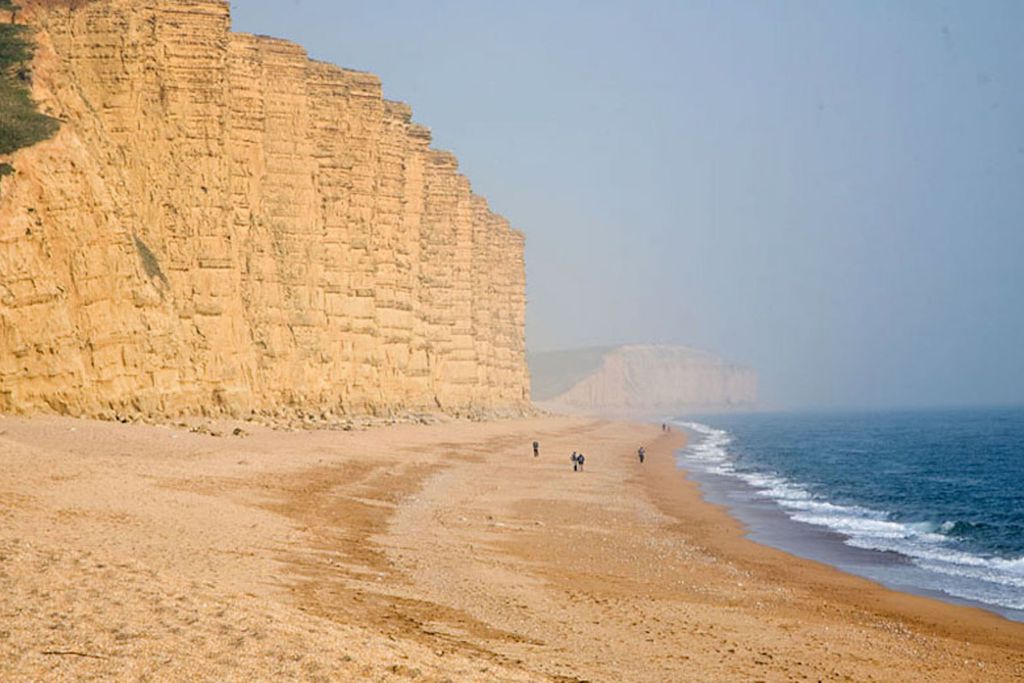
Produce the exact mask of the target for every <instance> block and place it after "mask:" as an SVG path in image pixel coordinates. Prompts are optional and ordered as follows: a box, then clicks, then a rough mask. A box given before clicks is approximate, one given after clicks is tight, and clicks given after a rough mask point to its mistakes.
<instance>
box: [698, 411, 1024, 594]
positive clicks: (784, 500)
mask: <svg viewBox="0 0 1024 683" xmlns="http://www.w3.org/2000/svg"><path fill="white" fill-rule="evenodd" d="M680 426H682V427H684V428H686V429H687V430H689V431H691V432H693V433H694V434H695V435H697V436H699V437H700V438H699V440H696V443H694V444H692V445H691V446H690V447H688V448H687V449H686V450H685V451H684V457H685V459H686V460H687V461H688V462H689V463H690V464H691V465H697V466H699V467H702V468H703V469H705V470H706V471H708V472H711V473H714V474H719V475H724V476H732V477H736V478H738V479H740V480H742V481H744V482H745V483H747V484H748V485H749V486H751V487H752V488H753V489H754V490H755V491H756V493H757V495H759V496H762V497H765V498H769V499H771V500H773V501H774V502H775V503H776V504H778V505H779V506H780V507H781V508H782V509H784V510H785V511H786V512H787V514H788V515H789V517H790V518H791V519H794V520H796V521H798V522H803V523H805V524H811V525H814V526H819V527H823V528H827V529H829V530H831V531H834V532H836V533H838V534H840V535H842V536H844V537H845V540H844V542H845V543H846V544H847V545H850V546H853V547H857V548H863V549H868V550H878V551H885V552H895V553H899V554H900V555H903V556H904V557H907V558H909V559H910V560H911V561H912V562H913V563H914V564H915V565H916V566H918V567H919V568H921V569H923V570H926V571H929V572H933V573H934V574H937V575H941V576H945V577H950V578H953V579H958V580H963V579H966V580H967V582H966V583H965V582H964V581H952V582H951V581H948V580H946V581H944V582H942V584H941V590H943V591H945V592H947V593H949V594H950V595H953V596H956V597H960V598H965V599H970V600H977V601H981V602H988V603H990V604H997V605H1001V606H1003V607H1009V608H1011V609H1024V594H1021V593H1020V591H1019V589H1022V588H1024V557H1017V558H1004V557H982V556H979V555H975V554H972V553H968V552H965V551H962V550H958V549H956V548H954V547H951V546H952V545H953V544H954V543H955V539H954V538H952V537H951V536H949V535H948V534H949V533H950V532H952V530H953V528H954V527H955V524H956V523H955V522H954V521H945V522H942V523H936V522H929V521H921V522H900V521H894V520H892V519H891V517H890V515H888V514H886V513H884V512H881V511H878V510H872V509H869V508H865V507H860V506H854V505H840V504H837V503H833V502H831V501H828V500H825V499H823V498H822V497H821V496H816V495H814V494H813V493H812V492H811V491H809V490H807V488H805V487H802V486H800V485H799V484H797V483H795V482H792V481H790V480H788V479H786V478H785V477H782V476H780V475H778V474H775V473H770V472H746V471H738V470H737V469H736V466H735V464H734V462H733V459H732V457H731V455H730V454H729V451H728V445H729V444H730V443H732V436H731V435H730V434H729V433H728V432H727V431H725V430H721V429H715V428H713V427H709V426H708V425H704V424H701V423H698V422H685V423H680Z"/></svg>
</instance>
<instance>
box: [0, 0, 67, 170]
mask: <svg viewBox="0 0 1024 683" xmlns="http://www.w3.org/2000/svg"><path fill="white" fill-rule="evenodd" d="M17 9H18V6H17V5H15V4H14V3H13V2H12V1H11V0H0V21H4V22H7V20H8V19H9V17H7V16H3V14H2V13H4V12H10V13H11V15H12V16H13V13H14V12H15V11H17ZM33 47H34V45H33V43H32V38H31V35H30V32H29V28H28V27H27V26H24V25H21V24H15V23H13V22H8V23H0V154H10V153H11V152H14V151H15V150H18V149H21V148H22V147H28V146H29V145H34V144H35V143H37V142H40V141H42V140H45V139H46V138H48V137H50V136H52V135H53V134H54V133H56V132H57V128H58V126H59V125H60V123H59V122H58V121H57V120H56V119H54V118H51V117H49V116H46V115H44V114H41V113H39V112H38V111H37V110H36V104H35V102H33V101H32V97H31V95H30V93H29V82H30V79H31V74H30V72H29V69H28V64H29V62H30V61H31V59H32V51H33ZM8 169H9V166H7V165H6V164H5V165H4V170H8Z"/></svg>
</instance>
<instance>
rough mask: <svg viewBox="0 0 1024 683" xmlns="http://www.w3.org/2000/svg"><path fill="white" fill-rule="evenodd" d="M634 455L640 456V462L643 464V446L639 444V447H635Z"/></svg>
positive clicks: (645, 452) (645, 453)
mask: <svg viewBox="0 0 1024 683" xmlns="http://www.w3.org/2000/svg"><path fill="white" fill-rule="evenodd" d="M636 455H637V457H638V458H640V464H641V465H643V464H644V456H645V455H647V451H645V450H644V447H643V446H641V447H640V448H638V449H636Z"/></svg>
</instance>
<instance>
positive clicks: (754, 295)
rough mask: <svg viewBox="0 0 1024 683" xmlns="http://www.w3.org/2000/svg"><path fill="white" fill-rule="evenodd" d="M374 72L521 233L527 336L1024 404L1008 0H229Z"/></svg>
mask: <svg viewBox="0 0 1024 683" xmlns="http://www.w3.org/2000/svg"><path fill="white" fill-rule="evenodd" d="M232 5H233V15H234V25H235V29H236V30H240V31H248V32H254V33H264V34H270V35H275V36H279V37H284V38H289V39H292V40H295V41H296V42H299V43H301V44H302V45H304V46H305V47H306V48H307V49H308V50H309V52H310V53H311V55H312V56H313V57H315V58H318V59H324V60H327V61H331V62H334V63H337V64H341V65H344V66H348V67H353V68H360V69H366V70H369V71H373V72H374V73H376V74H378V75H380V76H381V78H382V79H383V82H384V89H385V95H386V96H387V97H389V98H392V99H399V100H403V101H406V102H408V103H410V104H411V105H412V107H413V110H414V117H415V118H416V119H417V120H418V121H420V122H421V123H424V124H426V125H428V126H429V127H430V128H431V129H432V130H433V132H434V138H435V144H436V146H438V147H442V148H446V149H451V150H452V151H453V152H455V153H456V154H457V156H458V157H459V159H460V162H461V164H462V168H463V171H464V172H465V173H466V174H467V175H468V177H469V178H470V179H471V181H472V182H473V185H474V188H475V189H476V190H477V191H478V192H479V193H481V194H483V195H484V196H486V197H487V198H488V200H489V201H490V202H491V205H492V206H493V207H494V208H495V209H496V210H497V211H499V212H501V213H503V214H505V215H506V216H507V217H508V218H509V219H510V220H511V221H512V222H513V223H514V224H515V225H516V227H518V228H519V229H521V230H523V231H524V232H525V233H526V235H527V245H528V246H527V275H528V282H529V284H528V296H529V309H528V322H527V343H528V345H529V346H530V348H532V349H536V350H546V349H555V348H567V347H574V346H586V345H598V344H611V343H618V342H645V341H653V342H674V343H684V344H691V345H696V346H700V347H703V348H708V349H711V350H714V351H716V352H718V353H721V354H723V355H725V356H727V357H729V358H731V359H735V360H737V361H741V362H745V363H749V364H751V365H753V366H755V367H757V368H758V370H759V371H760V373H761V376H762V385H763V394H764V398H765V399H766V401H767V402H768V403H769V404H773V405H779V406H821V407H838V406H893V405H951V404H995V403H1024V353H1022V349H1024V302H1022V298H1024V268H1022V260H1024V40H1021V38H1020V27H1021V26H1024V3H1020V2H985V1H981V2H912V1H907V2H871V1H857V2H738V1H736V2H653V1H652V2H630V3H625V2H622V3H613V2H601V1H590V2H567V1H566V2H557V1H555V2H535V1H532V0H527V1H521V2H516V3H507V2H462V1H457V2H456V1H441V2H431V3H423V2H386V1H381V2H374V3H348V2H328V1H326V0H291V1H288V0H278V1H276V2H262V1H253V0H244V1H240V2H233V3H232Z"/></svg>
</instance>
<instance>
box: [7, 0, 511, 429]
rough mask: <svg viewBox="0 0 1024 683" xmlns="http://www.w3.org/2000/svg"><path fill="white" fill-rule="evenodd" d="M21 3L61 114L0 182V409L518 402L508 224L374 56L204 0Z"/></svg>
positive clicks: (44, 84) (230, 409) (48, 97)
mask: <svg viewBox="0 0 1024 683" xmlns="http://www.w3.org/2000/svg"><path fill="white" fill-rule="evenodd" d="M24 4H26V5H27V7H26V9H25V11H24V12H23V13H22V18H24V19H25V20H27V21H29V22H30V23H31V24H33V25H34V26H35V27H36V28H38V29H39V33H38V36H37V41H38V44H39V49H38V53H37V56H36V60H35V63H34V65H33V68H34V79H35V81H34V89H35V96H36V97H37V99H39V100H40V102H41V106H42V109H43V110H44V111H46V112H47V113H51V114H52V115H54V116H58V117H59V118H61V119H62V120H63V124H62V127H61V130H60V132H59V133H58V135H57V136H56V137H55V138H54V139H53V140H52V141H49V142H46V143H42V144H40V145H37V146H35V147H32V148H30V149H27V150H23V151H21V152H18V153H17V155H16V156H15V158H14V161H15V167H16V168H17V171H18V173H17V175H16V176H15V177H14V178H8V179H6V180H5V181H4V184H3V186H2V189H0V191H2V195H0V410H4V411H23V410H40V409H42V410H58V411H61V412H67V413H71V414H83V415H92V414H104V413H109V412H110V411H113V410H133V411H139V412H146V413H157V414H164V415H173V414H182V413H228V414H241V413H245V412H248V411H274V410H278V409H282V408H289V407H300V406H301V407H302V408H303V409H318V410H331V411H341V412H371V413H381V412H389V411H393V410H401V409H438V408H442V409H450V410H461V409H473V408H475V409H490V408H505V407H514V406H520V405H523V404H525V403H526V402H527V401H528V393H529V389H528V382H529V380H528V373H527V370H526V363H525V351H524V341H523V334H524V332H523V330H524V309H525V275H524V267H523V236H522V234H521V233H519V232H516V231H514V230H512V229H511V228H510V227H509V225H508V223H507V221H505V219H503V218H501V217H500V216H498V215H495V214H494V213H492V212H491V211H490V210H489V209H488V207H487V204H486V202H485V201H484V200H483V199H482V198H480V197H478V196H476V195H474V194H473V193H472V191H471V190H470V185H469V182H468V181H467V180H466V178H465V177H463V176H462V175H461V174H459V172H458V165H457V162H456V160H455V158H454V157H453V156H452V155H451V154H448V153H446V152H440V151H436V150H433V149H431V148H430V133H429V131H428V130H427V129H425V128H423V127H422V126H419V125H417V124H415V123H413V122H412V121H411V120H410V115H411V113H410V110H409V108H408V107H407V106H405V105H404V104H400V103H397V102H389V101H387V100H384V99H383V98H382V95H381V85H380V82H379V80H378V79H377V78H376V77H375V76H373V75H371V74H367V73H360V72H355V71H349V70H346V69H342V68H338V67H335V66H331V65H329V64H323V63H318V62H315V61H311V60H310V59H308V57H307V56H306V54H305V52H304V51H303V50H302V49H301V48H300V47H298V46H296V45H293V44H290V43H287V42H284V41H280V40H275V39H271V38H264V37H256V36H250V35H241V34H234V33H231V32H230V17H229V11H228V4H227V2H224V1H221V0H97V1H95V2H91V3H88V4H84V5H79V6H77V7H75V8H74V9H71V8H69V7H68V6H64V7H61V6H60V5H61V3H53V2H46V3H44V2H41V1H40V2H36V3H31V2H29V3H24ZM54 5H56V7H55V6H54Z"/></svg>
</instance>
